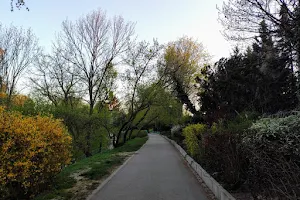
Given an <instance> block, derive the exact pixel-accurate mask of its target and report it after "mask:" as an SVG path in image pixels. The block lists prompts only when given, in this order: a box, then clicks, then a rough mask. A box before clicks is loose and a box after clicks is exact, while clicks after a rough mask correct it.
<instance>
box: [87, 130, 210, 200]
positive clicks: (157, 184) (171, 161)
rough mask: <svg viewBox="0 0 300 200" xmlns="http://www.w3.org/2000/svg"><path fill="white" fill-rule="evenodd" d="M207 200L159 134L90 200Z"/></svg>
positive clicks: (175, 152) (176, 155)
mask: <svg viewBox="0 0 300 200" xmlns="http://www.w3.org/2000/svg"><path fill="white" fill-rule="evenodd" d="M96 199H97V200H207V197H206V195H205V192H204V190H203V189H202V187H201V185H200V184H199V182H198V181H197V179H196V178H195V176H194V175H193V173H192V172H191V171H190V169H189V168H188V166H186V163H185V162H184V161H183V159H182V158H181V157H180V154H179V153H178V152H177V150H176V149H175V148H174V147H173V146H172V145H171V144H170V143H169V142H168V141H166V140H165V139H164V138H163V137H161V136H160V135H155V134H150V135H149V140H148V141H147V143H146V144H145V146H144V147H142V148H141V149H140V151H139V152H138V154H136V155H135V156H134V157H133V158H132V159H131V160H129V162H128V163H127V164H126V165H125V166H124V167H123V168H122V169H121V170H120V171H118V172H117V174H116V175H115V176H114V177H113V178H112V179H111V180H110V181H109V182H108V183H107V184H106V185H104V186H103V187H102V188H101V189H100V190H99V191H98V193H96V194H95V195H94V196H93V197H92V200H96Z"/></svg>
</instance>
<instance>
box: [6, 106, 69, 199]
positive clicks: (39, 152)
mask: <svg viewBox="0 0 300 200" xmlns="http://www.w3.org/2000/svg"><path fill="white" fill-rule="evenodd" d="M71 143H72V138H71V137H70V136H69V134H68V133H67V130H66V128H65V126H64V125H63V123H62V122H61V121H60V120H57V119H53V118H52V117H41V116H36V117H25V116H23V115H21V114H20V113H17V112H7V111H5V110H4V109H3V108H2V107H0V198H4V199H5V198H7V196H9V197H10V198H13V199H20V198H21V199H25V198H28V197H29V196H31V195H34V194H36V193H38V192H40V191H41V190H42V189H44V188H45V186H46V185H47V183H49V180H51V177H53V176H54V175H55V174H57V173H58V172H60V171H61V169H62V167H63V166H64V165H66V164H68V163H69V162H70V156H71V155H70V152H71ZM5 195H6V196H5ZM11 195H13V196H11Z"/></svg>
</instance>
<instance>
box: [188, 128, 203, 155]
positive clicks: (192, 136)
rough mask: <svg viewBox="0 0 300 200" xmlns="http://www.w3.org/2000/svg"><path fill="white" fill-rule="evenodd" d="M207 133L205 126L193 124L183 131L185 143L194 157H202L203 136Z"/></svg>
mask: <svg viewBox="0 0 300 200" xmlns="http://www.w3.org/2000/svg"><path fill="white" fill-rule="evenodd" d="M206 132H207V126H206V125H204V124H192V125H189V126H187V127H185V128H184V129H183V136H184V138H185V139H184V143H185V144H186V147H187V150H188V152H189V153H190V154H191V155H192V156H197V155H201V151H202V150H203V149H202V144H201V136H202V135H203V134H204V133H206Z"/></svg>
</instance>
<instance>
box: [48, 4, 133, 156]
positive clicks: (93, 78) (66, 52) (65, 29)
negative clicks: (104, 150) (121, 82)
mask: <svg viewBox="0 0 300 200" xmlns="http://www.w3.org/2000/svg"><path fill="white" fill-rule="evenodd" d="M133 35H134V24H133V23H131V22H125V20H124V19H123V18H122V17H121V16H116V17H114V18H112V19H110V18H108V17H107V16H106V13H105V12H103V11H101V10H100V9H99V10H96V11H93V12H91V13H90V14H87V15H86V16H84V17H81V18H80V19H78V20H77V21H76V22H71V21H69V20H65V21H64V22H63V23H62V32H61V33H60V34H59V35H58V36H57V40H56V42H55V43H54V51H55V52H58V53H59V56H60V57H62V58H63V59H64V60H65V61H66V62H68V63H70V64H71V65H72V66H73V67H74V69H76V74H75V75H76V77H77V78H78V84H80V87H81V89H82V91H86V93H84V95H83V99H84V100H86V101H87V103H88V104H89V115H90V116H91V115H92V114H93V112H94V107H95V105H96V104H97V102H99V101H100V102H102V101H104V100H105V98H106V97H107V94H108V92H109V90H110V87H112V85H113V84H112V82H113V81H114V77H115V70H114V67H115V66H116V65H117V64H119V62H120V61H121V55H122V54H124V53H125V52H126V51H127V50H128V47H129V45H130V41H131V38H132V37H133ZM102 98H103V99H102ZM91 129H92V127H91ZM91 134H92V130H87V135H86V138H85V141H86V147H87V150H86V152H85V154H86V156H90V155H91V141H90V140H91Z"/></svg>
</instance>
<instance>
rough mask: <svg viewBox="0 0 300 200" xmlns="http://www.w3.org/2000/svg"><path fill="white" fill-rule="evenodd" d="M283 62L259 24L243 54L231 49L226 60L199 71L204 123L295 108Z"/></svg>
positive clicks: (291, 83) (293, 81) (292, 81)
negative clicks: (254, 39) (254, 37)
mask: <svg viewBox="0 0 300 200" xmlns="http://www.w3.org/2000/svg"><path fill="white" fill-rule="evenodd" d="M287 62H290V61H288V60H287V58H286V57H283V54H281V53H280V51H279V49H278V48H276V47H275V45H274V42H273V37H272V36H271V35H270V32H269V30H268V26H267V25H266V23H265V22H264V21H262V22H261V27H260V35H259V37H257V40H256V42H254V43H253V44H252V48H248V50H247V52H246V53H244V54H243V53H241V52H240V51H239V50H238V49H235V51H234V54H233V55H232V56H231V57H230V58H228V59H225V58H222V59H220V60H219V61H218V62H217V63H216V64H215V66H214V68H212V67H207V68H203V70H202V73H201V76H199V77H198V78H197V82H198V83H199V84H200V85H201V87H200V91H199V95H200V102H201V105H202V106H201V112H202V113H203V114H204V116H205V120H206V121H207V122H209V123H210V124H212V123H213V122H217V121H218V120H219V119H232V118H234V117H235V116H236V115H238V113H241V112H243V111H245V110H248V111H255V112H258V113H260V114H263V113H276V112H278V111H282V110H289V109H293V108H295V107H296V105H297V103H298V99H297V97H296V91H297V87H296V77H295V74H294V73H293V69H291V67H290V66H289V65H287Z"/></svg>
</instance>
